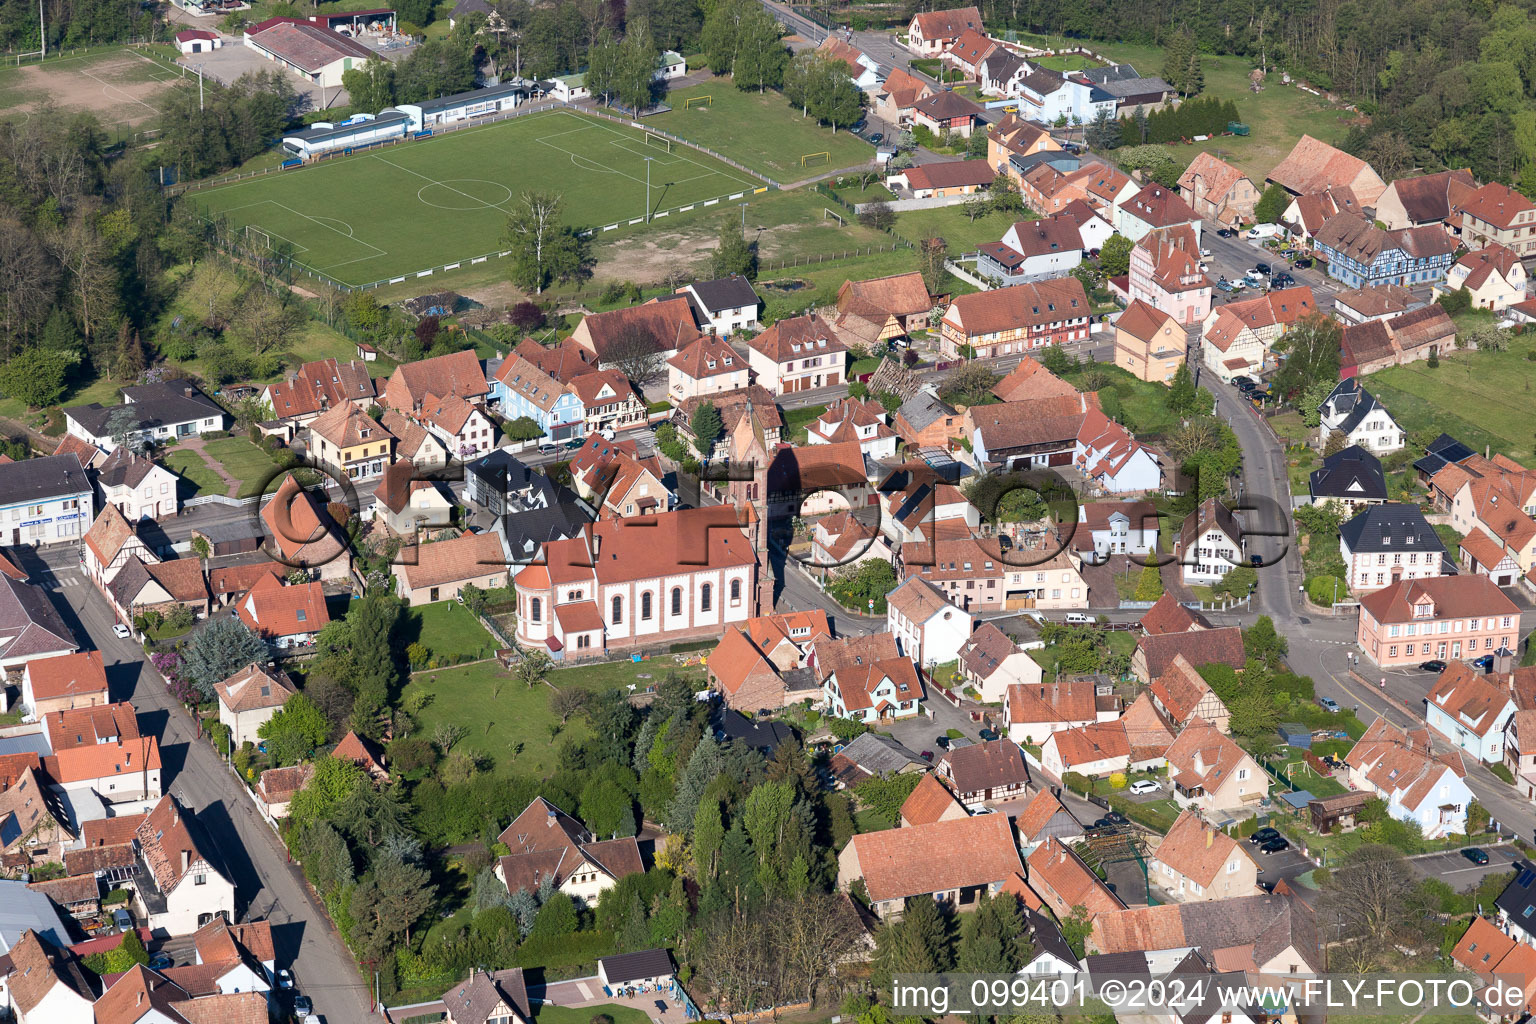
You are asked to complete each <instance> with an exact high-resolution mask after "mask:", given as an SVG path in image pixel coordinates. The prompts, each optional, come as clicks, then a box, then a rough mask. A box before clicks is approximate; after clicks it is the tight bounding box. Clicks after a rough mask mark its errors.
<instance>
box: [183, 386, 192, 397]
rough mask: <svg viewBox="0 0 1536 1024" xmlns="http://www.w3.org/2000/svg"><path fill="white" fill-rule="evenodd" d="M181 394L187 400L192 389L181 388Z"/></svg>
mask: <svg viewBox="0 0 1536 1024" xmlns="http://www.w3.org/2000/svg"><path fill="white" fill-rule="evenodd" d="M181 393H182V394H183V395H185V396H186V397H188V398H191V397H192V389H191V388H182V389H181Z"/></svg>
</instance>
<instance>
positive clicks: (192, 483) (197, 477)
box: [162, 448, 272, 501]
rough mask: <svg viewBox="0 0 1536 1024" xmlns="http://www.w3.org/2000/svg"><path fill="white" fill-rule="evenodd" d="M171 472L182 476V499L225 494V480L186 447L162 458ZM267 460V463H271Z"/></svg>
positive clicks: (168, 453) (174, 449) (171, 451)
mask: <svg viewBox="0 0 1536 1024" xmlns="http://www.w3.org/2000/svg"><path fill="white" fill-rule="evenodd" d="M162 461H163V462H164V463H165V464H166V465H167V466H168V467H170V470H171V472H173V473H175V474H176V475H177V476H179V477H181V488H180V490H181V500H182V501H186V500H187V499H188V498H196V497H199V496H200V495H205V494H223V493H224V490H225V488H224V481H223V480H220V479H219V474H217V473H215V472H214V471H213V470H212V469H210V468H209V467H208V464H207V463H206V462H204V461H203V460H202V457H201V456H199V455H198V454H197V453H196V452H194V451H190V450H188V449H186V448H179V449H178V448H173V449H171V450H170V451H169V452H167V453H166V455H165V458H164V459H163V460H162ZM271 464H272V462H271V460H270V459H269V460H267V465H269V466H270V465H271Z"/></svg>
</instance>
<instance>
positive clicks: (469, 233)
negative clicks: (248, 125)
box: [184, 110, 763, 285]
mask: <svg viewBox="0 0 1536 1024" xmlns="http://www.w3.org/2000/svg"><path fill="white" fill-rule="evenodd" d="M647 159H649V160H650V161H651V163H650V165H649V171H650V198H651V206H650V210H651V214H652V216H653V217H655V216H657V215H666V214H670V213H674V212H677V211H678V210H679V209H680V208H683V207H690V206H693V205H695V204H705V203H708V204H709V205H711V206H713V205H714V201H716V200H720V199H723V198H725V197H728V196H737V197H739V196H740V194H741V193H744V192H745V193H750V192H752V191H754V190H757V189H761V188H763V183H762V182H760V181H757V180H755V179H753V178H752V177H751V176H750V175H748V174H746V173H744V172H741V171H737V170H736V169H734V168H732V167H728V166H727V165H725V164H723V163H720V162H719V161H717V160H714V159H712V158H710V157H708V156H705V155H704V154H702V153H700V152H698V151H697V150H693V149H689V148H688V147H687V146H684V145H681V144H679V143H678V142H676V141H673V142H671V144H670V149H669V148H668V146H667V144H666V141H665V140H663V139H661V138H660V137H659V136H655V135H650V134H649V133H646V132H642V131H639V130H637V129H633V128H629V127H627V126H625V125H620V124H614V123H611V122H608V121H602V120H598V119H597V118H593V117H587V116H584V115H581V114H577V113H573V112H571V111H567V110H551V111H547V112H542V113H537V114H529V115H526V116H523V117H518V118H513V119H511V120H508V121H501V122H497V123H495V124H488V125H485V126H483V127H476V128H463V129H460V130H458V131H454V132H450V133H448V134H446V135H443V136H440V137H438V138H434V139H428V140H424V141H421V142H410V143H406V144H404V145H395V146H385V147H382V148H380V149H376V150H368V151H365V152H362V153H356V154H353V155H351V156H344V157H338V158H335V159H331V160H326V161H322V162H321V163H318V164H316V165H314V166H310V167H304V168H300V169H297V170H291V171H285V172H282V173H275V174H270V175H264V176H262V177H257V178H251V179H249V180H246V181H240V182H235V183H233V184H229V185H219V186H215V187H213V188H208V189H202V190H199V191H194V192H191V193H188V195H187V196H186V199H185V200H184V201H187V202H191V203H193V204H195V205H196V206H198V207H199V208H200V209H202V211H203V212H204V213H205V214H206V215H207V216H209V217H223V218H224V219H225V220H226V221H227V222H228V223H229V224H230V225H231V226H232V227H234V228H236V229H246V228H249V229H250V231H251V233H252V237H254V238H257V239H261V238H262V237H263V236H266V237H269V238H270V239H271V243H272V244H273V245H274V246H278V247H281V246H283V245H284V244H286V246H287V250H288V252H289V253H290V255H291V256H292V258H293V260H294V261H295V262H296V263H299V264H302V265H303V266H304V267H307V268H308V269H310V270H313V271H315V272H317V273H319V274H323V275H326V276H328V277H331V278H333V279H335V280H336V281H338V282H340V283H342V284H347V285H363V284H371V283H373V282H376V281H385V280H391V279H396V278H401V277H406V276H410V275H412V274H419V273H421V272H423V271H426V270H431V269H434V268H437V267H443V266H449V265H452V264H455V263H457V262H460V261H469V260H472V259H477V258H479V257H483V256H486V255H489V254H494V253H496V252H498V251H499V250H500V249H501V246H502V242H501V239H502V235H503V234H504V232H505V228H506V221H507V215H508V214H509V213H511V212H512V210H513V208H514V206H515V205H516V203H517V200H518V196H519V194H520V193H522V192H524V191H533V190H538V191H554V192H559V193H561V194H562V195H564V197H565V220H566V223H568V224H570V225H571V226H573V227H577V228H582V229H594V230H597V231H598V232H599V233H601V231H602V229H603V228H605V227H608V226H610V225H613V224H628V223H629V222H630V221H631V220H634V219H637V218H640V217H643V216H644V214H645V209H646V172H647V164H646V160H647Z"/></svg>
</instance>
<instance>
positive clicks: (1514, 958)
mask: <svg viewBox="0 0 1536 1024" xmlns="http://www.w3.org/2000/svg"><path fill="white" fill-rule="evenodd" d="M1515 866H1516V867H1517V868H1519V870H1520V872H1521V875H1520V877H1524V876H1525V875H1527V874H1531V873H1532V872H1531V867H1530V865H1529V863H1527V862H1524V861H1516V862H1515ZM1516 888H1517V886H1516V885H1515V884H1511V885H1510V886H1509V887H1508V888H1506V889H1505V891H1504V893H1501V894H1500V896H1499V900H1500V901H1502V900H1503V899H1504V896H1505V895H1506V894H1509V891H1510V890H1511V889H1516ZM1519 888H1521V889H1523V888H1524V887H1519ZM1518 898H1519V899H1520V901H1521V904H1522V905H1521V906H1519V907H1517V908H1516V909H1517V911H1518V912H1524V910H1525V908H1526V907H1529V906H1532V904H1531V903H1529V902H1528V899H1529V898H1528V896H1526V895H1525V894H1524V893H1523V892H1522V893H1521V894H1520V895H1519V897H1518ZM1506 917H1507V915H1506V913H1505V911H1504V908H1503V907H1500V908H1499V918H1500V923H1499V924H1494V923H1493V922H1492V921H1489V920H1488V919H1487V918H1486V917H1481V916H1478V917H1473V918H1472V923H1471V924H1470V925H1469V926H1468V928H1467V930H1466V932H1465V933H1464V934H1463V935H1462V936H1461V939H1460V940H1459V941H1458V942H1457V943H1456V948H1455V949H1453V950H1452V951H1451V959H1452V960H1454V961H1455V962H1456V963H1457V964H1459V965H1460V966H1462V967H1465V968H1466V969H1467V970H1469V971H1471V972H1473V973H1474V974H1476V975H1477V977H1478V982H1477V990H1478V991H1479V992H1482V991H1485V990H1486V989H1488V988H1491V987H1493V986H1495V985H1499V984H1501V983H1502V985H1503V986H1504V987H1505V991H1506V992H1507V994H1502V995H1501V998H1500V1005H1498V1006H1487V1004H1485V1003H1483V1002H1482V1000H1479V1005H1480V1007H1484V1006H1487V1008H1486V1009H1483V1012H1482V1015H1483V1016H1485V1018H1486V1019H1494V1020H1504V1021H1508V1020H1514V1019H1518V1018H1520V1017H1523V1016H1527V1015H1529V1013H1530V1012H1531V1009H1532V1008H1533V1007H1536V949H1533V948H1532V947H1531V946H1530V945H1528V940H1526V939H1524V938H1522V939H1521V940H1517V939H1514V938H1511V937H1510V936H1509V935H1507V934H1505V933H1504V932H1502V931H1500V930H1499V929H1500V928H1501V927H1503V928H1510V929H1511V931H1514V932H1516V933H1517V934H1520V935H1522V936H1524V935H1525V933H1524V931H1523V929H1521V928H1520V926H1519V925H1514V926H1513V927H1512V928H1511V922H1510V921H1508V920H1506ZM1522 990H1523V991H1522ZM1492 1002H1493V1000H1492V999H1491V998H1490V999H1489V1000H1488V1003H1492ZM1501 1011H1502V1012H1501Z"/></svg>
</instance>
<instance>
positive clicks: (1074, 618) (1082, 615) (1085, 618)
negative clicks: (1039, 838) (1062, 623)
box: [1067, 612, 1093, 626]
mask: <svg viewBox="0 0 1536 1024" xmlns="http://www.w3.org/2000/svg"><path fill="white" fill-rule="evenodd" d="M1092 621H1093V616H1092V615H1089V614H1088V613H1087V612H1067V625H1069V626H1082V625H1086V624H1087V623H1090V622H1092Z"/></svg>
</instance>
